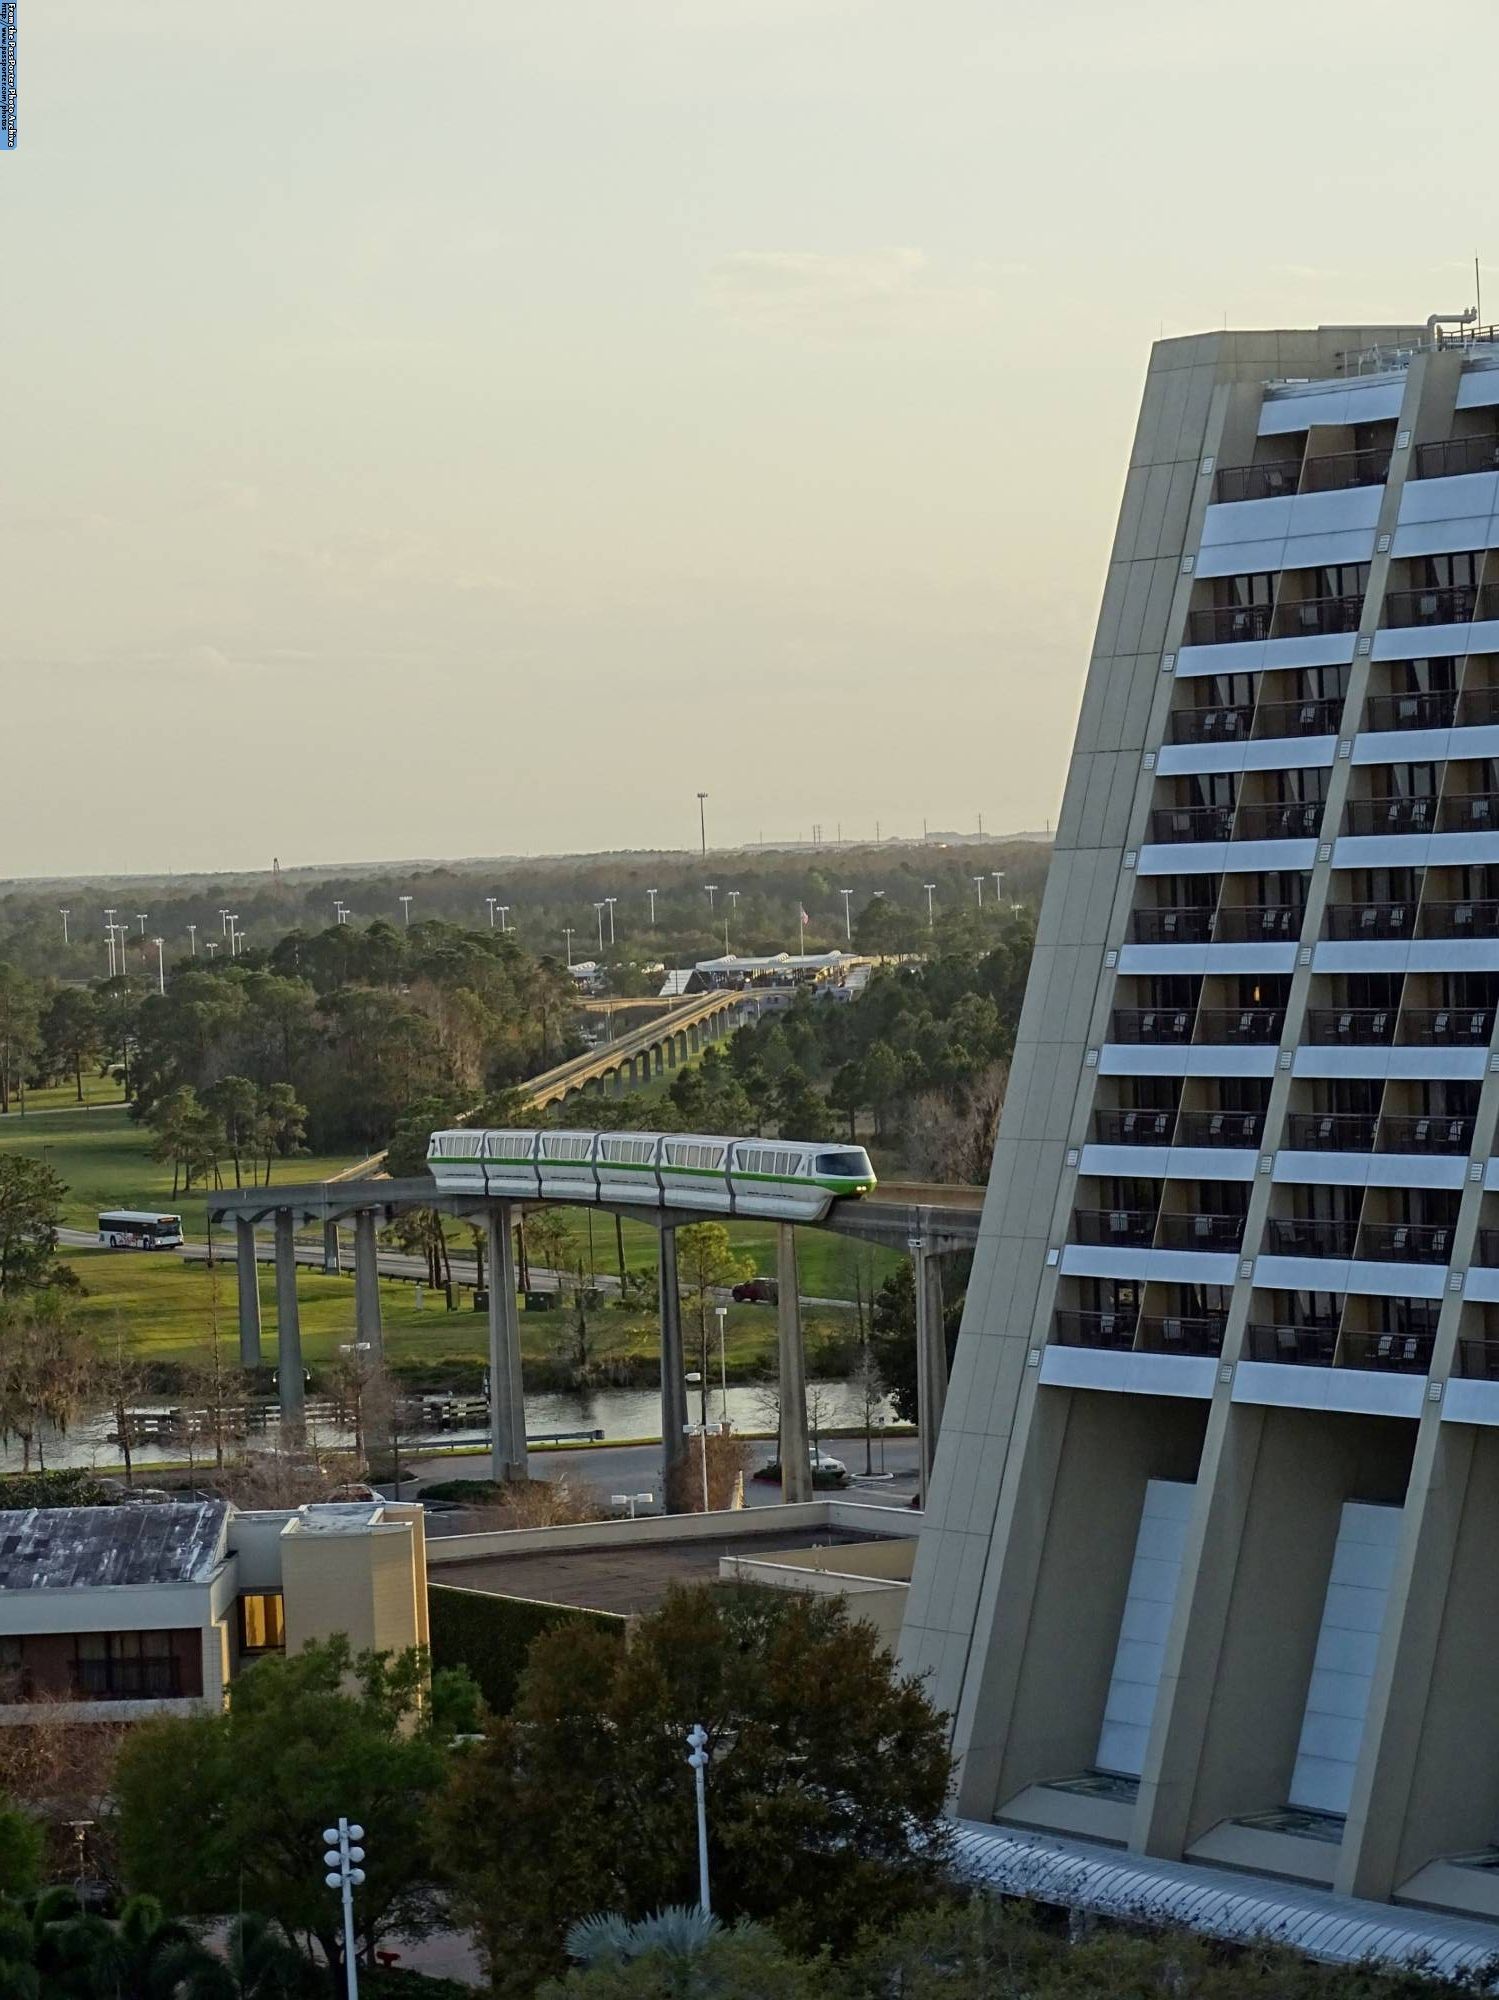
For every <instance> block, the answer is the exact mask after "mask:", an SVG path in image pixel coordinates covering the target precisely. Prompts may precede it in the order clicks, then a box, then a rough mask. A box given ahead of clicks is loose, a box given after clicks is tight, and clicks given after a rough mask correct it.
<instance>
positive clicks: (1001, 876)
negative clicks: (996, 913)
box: [991, 868, 1005, 909]
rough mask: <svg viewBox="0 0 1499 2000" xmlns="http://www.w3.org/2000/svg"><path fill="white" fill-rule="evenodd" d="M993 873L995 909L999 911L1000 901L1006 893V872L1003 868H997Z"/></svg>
mask: <svg viewBox="0 0 1499 2000" xmlns="http://www.w3.org/2000/svg"><path fill="white" fill-rule="evenodd" d="M991 872H992V874H993V876H994V907H995V908H996V909H998V908H999V904H1000V899H1001V897H1002V895H1003V893H1004V886H1005V871H1004V870H1003V868H995V869H993V870H992V871H991Z"/></svg>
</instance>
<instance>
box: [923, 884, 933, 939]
mask: <svg viewBox="0 0 1499 2000" xmlns="http://www.w3.org/2000/svg"><path fill="white" fill-rule="evenodd" d="M921 886H922V888H923V889H925V890H926V927H927V929H928V930H931V929H932V927H933V926H934V925H935V923H936V921H937V919H936V918H935V917H934V916H933V915H932V891H933V890H934V889H935V888H936V886H937V885H936V883H935V882H923V883H922V885H921Z"/></svg>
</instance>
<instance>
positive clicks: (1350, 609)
mask: <svg viewBox="0 0 1499 2000" xmlns="http://www.w3.org/2000/svg"><path fill="white" fill-rule="evenodd" d="M1363 614H1364V600H1363V597H1362V596H1358V597H1302V598H1293V599H1290V600H1287V599H1286V598H1282V599H1281V601H1280V602H1279V604H1277V605H1276V607H1275V629H1274V634H1273V636H1274V637H1275V638H1277V639H1298V638H1303V637H1309V636H1311V635H1313V634H1327V633H1331V632H1356V631H1357V630H1358V625H1359V620H1360V618H1362V616H1363Z"/></svg>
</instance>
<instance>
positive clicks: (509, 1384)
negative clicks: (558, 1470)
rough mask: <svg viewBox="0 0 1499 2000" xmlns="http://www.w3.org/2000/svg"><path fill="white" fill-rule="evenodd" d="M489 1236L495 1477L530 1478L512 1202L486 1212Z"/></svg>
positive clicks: (491, 1452)
mask: <svg viewBox="0 0 1499 2000" xmlns="http://www.w3.org/2000/svg"><path fill="white" fill-rule="evenodd" d="M485 1227H486V1230H487V1233H488V1238H489V1459H490V1473H491V1476H492V1477H493V1478H495V1479H528V1478H529V1477H530V1475H531V1467H530V1461H529V1460H528V1458H527V1456H526V1391H525V1385H524V1383H523V1382H522V1380H521V1365H520V1314H519V1312H518V1311H517V1310H516V1303H515V1248H514V1241H513V1239H512V1237H511V1234H510V1203H509V1202H508V1201H500V1202H496V1203H495V1204H494V1206H493V1207H492V1208H491V1209H490V1210H489V1212H488V1214H487V1216H486V1218H485Z"/></svg>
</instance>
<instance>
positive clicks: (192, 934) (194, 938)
mask: <svg viewBox="0 0 1499 2000" xmlns="http://www.w3.org/2000/svg"><path fill="white" fill-rule="evenodd" d="M187 936H188V942H189V943H190V944H191V946H192V949H193V957H194V958H196V957H197V956H198V926H197V925H196V924H189V925H188V927H187Z"/></svg>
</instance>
